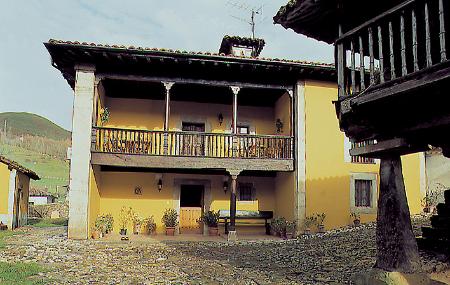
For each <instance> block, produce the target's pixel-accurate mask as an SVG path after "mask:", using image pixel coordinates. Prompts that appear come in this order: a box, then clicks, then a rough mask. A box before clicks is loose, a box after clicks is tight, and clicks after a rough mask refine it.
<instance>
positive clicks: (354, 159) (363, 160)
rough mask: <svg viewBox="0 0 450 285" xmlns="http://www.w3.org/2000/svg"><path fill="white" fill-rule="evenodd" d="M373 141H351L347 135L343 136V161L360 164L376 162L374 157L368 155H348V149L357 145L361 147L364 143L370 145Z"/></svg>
mask: <svg viewBox="0 0 450 285" xmlns="http://www.w3.org/2000/svg"><path fill="white" fill-rule="evenodd" d="M374 143H375V140H368V141H364V142H359V143H355V142H351V141H350V139H349V138H347V136H344V161H345V162H351V163H362V164H374V163H376V159H374V158H369V157H362V156H358V155H353V156H351V155H350V150H351V149H353V148H357V147H363V146H366V145H372V144H374Z"/></svg>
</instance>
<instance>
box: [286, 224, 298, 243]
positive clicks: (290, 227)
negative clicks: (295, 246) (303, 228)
mask: <svg viewBox="0 0 450 285" xmlns="http://www.w3.org/2000/svg"><path fill="white" fill-rule="evenodd" d="M295 228H296V224H295V222H294V221H286V238H288V239H292V238H294V236H295Z"/></svg>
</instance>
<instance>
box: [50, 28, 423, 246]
mask: <svg viewBox="0 0 450 285" xmlns="http://www.w3.org/2000/svg"><path fill="white" fill-rule="evenodd" d="M44 45H45V46H46V48H47V49H48V51H49V53H50V55H51V59H52V65H53V66H54V67H56V68H57V69H59V70H60V71H61V73H62V75H63V77H64V78H65V79H66V81H67V82H68V84H69V85H70V87H71V88H72V89H73V90H74V109H73V125H72V156H71V157H72V158H71V168H70V192H69V204H70V210H69V237H70V238H76V239H85V238H87V237H88V236H89V231H90V229H91V228H92V226H93V225H94V221H95V219H96V217H97V216H98V215H101V214H108V213H110V214H112V215H113V216H114V218H115V220H116V224H115V231H118V230H119V225H118V223H117V221H118V217H119V213H120V209H121V208H122V207H123V206H126V207H129V206H131V207H132V208H133V210H134V211H135V212H137V213H138V214H140V215H141V216H144V217H147V216H153V217H154V219H155V221H156V223H157V224H158V231H162V229H163V226H162V224H161V217H162V215H163V212H164V210H165V209H167V208H174V209H176V210H177V212H178V213H179V215H180V225H179V228H180V231H181V233H183V232H184V229H187V228H192V227H193V226H195V224H196V223H195V220H196V219H197V218H198V217H199V216H200V215H201V213H203V212H205V211H208V210H210V209H213V210H225V209H226V210H228V209H231V212H234V211H235V209H237V210H267V211H273V212H274V216H283V217H285V218H287V219H290V220H294V221H296V223H297V225H298V228H299V230H301V229H302V225H303V221H304V219H305V217H306V216H309V215H314V214H318V213H325V214H326V215H327V217H326V219H325V226H326V228H328V229H330V228H336V227H339V226H343V225H348V224H349V223H351V218H350V213H351V212H355V213H359V214H360V215H361V219H362V221H363V222H365V221H372V220H375V217H376V209H377V206H376V203H377V195H378V183H379V182H378V181H379V178H378V169H379V165H378V163H377V161H376V160H372V159H363V158H359V157H350V156H349V154H348V153H349V149H350V148H351V147H352V145H351V143H350V141H349V140H348V139H346V138H345V136H344V135H343V133H341V132H340V131H339V128H338V121H337V119H336V117H335V112H334V106H333V104H332V103H331V102H332V100H334V99H335V94H336V91H337V84H336V78H337V77H336V71H335V68H334V65H330V64H323V63H314V62H305V61H290V60H280V59H267V58H261V57H258V55H259V53H260V52H261V50H262V48H263V46H264V42H263V41H262V40H258V39H247V38H239V37H225V38H224V41H223V42H222V45H221V49H220V53H219V54H212V53H198V52H186V51H179V50H167V49H155V48H142V47H133V46H130V47H125V46H115V45H114V46H109V45H99V44H94V43H80V42H67V41H59V40H50V41H49V42H46V43H44ZM403 161H404V174H405V181H406V182H405V183H406V187H407V191H408V200H409V205H410V209H411V211H412V212H416V213H417V212H420V211H421V207H420V199H421V197H422V196H423V195H424V194H425V171H424V167H423V165H424V162H423V155H421V154H420V155H419V154H414V155H410V156H405V157H403ZM241 229H242V228H241V227H239V224H237V231H238V232H239V231H241ZM261 232H262V233H263V232H264V229H263V227H262V228H261Z"/></svg>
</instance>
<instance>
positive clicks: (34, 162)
mask: <svg viewBox="0 0 450 285" xmlns="http://www.w3.org/2000/svg"><path fill="white" fill-rule="evenodd" d="M0 154H2V155H4V156H6V157H7V158H9V159H11V160H14V161H17V162H18V163H20V164H21V165H23V166H25V167H27V168H29V169H32V170H33V171H35V172H36V173H37V174H38V175H39V176H40V177H41V180H38V181H34V180H32V181H31V186H32V187H33V186H34V187H38V188H45V187H47V188H48V190H49V192H51V193H56V189H57V187H58V188H59V194H63V195H62V196H61V199H62V200H64V195H65V193H62V192H63V189H62V188H61V186H64V185H67V184H69V163H68V162H67V161H64V160H62V159H58V158H54V157H51V156H49V155H42V154H40V153H38V152H34V151H31V150H28V149H24V148H21V147H17V146H11V145H6V144H1V143H0Z"/></svg>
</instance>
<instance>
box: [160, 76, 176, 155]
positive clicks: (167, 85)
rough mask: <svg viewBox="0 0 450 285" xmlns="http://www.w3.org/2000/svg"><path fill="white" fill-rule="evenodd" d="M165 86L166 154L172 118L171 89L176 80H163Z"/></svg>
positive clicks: (165, 152)
mask: <svg viewBox="0 0 450 285" xmlns="http://www.w3.org/2000/svg"><path fill="white" fill-rule="evenodd" d="M163 84H164V88H165V89H166V100H165V104H164V105H165V108H164V110H165V111H164V132H165V133H164V154H167V153H168V147H169V142H168V135H167V132H168V131H169V118H170V89H171V88H172V86H173V84H175V83H174V82H163Z"/></svg>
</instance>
